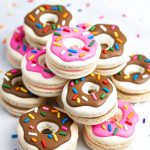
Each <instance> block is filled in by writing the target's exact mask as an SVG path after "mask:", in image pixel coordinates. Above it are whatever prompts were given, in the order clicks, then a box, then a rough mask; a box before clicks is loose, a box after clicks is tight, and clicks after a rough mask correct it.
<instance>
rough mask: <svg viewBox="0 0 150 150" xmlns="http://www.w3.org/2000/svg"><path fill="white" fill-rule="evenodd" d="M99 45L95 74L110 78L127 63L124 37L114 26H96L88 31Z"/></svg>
mask: <svg viewBox="0 0 150 150" xmlns="http://www.w3.org/2000/svg"><path fill="white" fill-rule="evenodd" d="M86 30H88V31H89V32H91V33H92V34H93V35H94V36H95V38H96V39H97V41H98V43H99V45H101V49H102V52H101V55H100V57H99V61H98V64H97V67H96V70H95V72H97V73H99V74H101V75H104V76H110V75H113V74H116V73H117V72H119V71H120V70H121V69H122V68H124V66H125V65H126V63H127V52H126V51H125V50H124V45H125V43H126V41H127V39H126V37H125V35H124V34H123V33H122V32H121V31H120V28H119V27H118V26H116V25H108V24H96V25H94V26H92V27H91V28H90V29H86Z"/></svg>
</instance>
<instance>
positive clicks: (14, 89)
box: [2, 69, 38, 98]
mask: <svg viewBox="0 0 150 150" xmlns="http://www.w3.org/2000/svg"><path fill="white" fill-rule="evenodd" d="M19 77H22V72H21V69H12V70H10V71H8V72H7V73H6V74H5V77H4V81H3V84H2V90H3V91H4V92H6V93H10V94H13V95H15V96H18V97H21V98H32V97H38V96H36V95H34V94H32V93H31V92H30V91H28V90H27V89H26V87H25V85H24V84H23V82H22V81H20V80H19V81H16V83H14V85H13V83H12V82H13V80H15V79H17V78H19Z"/></svg>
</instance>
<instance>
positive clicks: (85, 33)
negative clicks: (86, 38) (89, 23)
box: [81, 31, 90, 35]
mask: <svg viewBox="0 0 150 150" xmlns="http://www.w3.org/2000/svg"><path fill="white" fill-rule="evenodd" d="M81 34H82V35H88V34H90V32H88V31H86V32H83V33H81Z"/></svg>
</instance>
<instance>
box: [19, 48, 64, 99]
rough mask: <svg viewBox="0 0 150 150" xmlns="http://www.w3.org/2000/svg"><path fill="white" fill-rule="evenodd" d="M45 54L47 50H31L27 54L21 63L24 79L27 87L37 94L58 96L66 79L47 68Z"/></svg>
mask: <svg viewBox="0 0 150 150" xmlns="http://www.w3.org/2000/svg"><path fill="white" fill-rule="evenodd" d="M45 54H46V51H45V50H42V51H39V50H31V51H29V52H28V53H27V54H26V55H25V57H24V59H23V61H22V65H21V69H22V74H23V81H24V84H25V85H26V87H27V88H28V89H29V90H30V91H31V92H32V93H34V94H36V95H39V96H43V97H54V96H58V95H60V94H61V91H62V89H63V87H64V85H65V83H66V79H62V78H60V77H58V76H57V75H55V74H54V73H52V72H51V70H49V69H48V68H47V66H46V64H45Z"/></svg>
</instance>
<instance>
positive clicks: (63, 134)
mask: <svg viewBox="0 0 150 150" xmlns="http://www.w3.org/2000/svg"><path fill="white" fill-rule="evenodd" d="M59 135H61V136H66V135H67V133H66V132H63V131H61V132H59Z"/></svg>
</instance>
